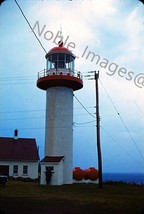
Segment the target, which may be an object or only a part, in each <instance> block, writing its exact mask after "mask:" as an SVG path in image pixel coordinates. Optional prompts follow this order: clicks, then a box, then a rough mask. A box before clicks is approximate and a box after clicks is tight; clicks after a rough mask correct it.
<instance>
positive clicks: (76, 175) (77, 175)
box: [73, 167, 84, 181]
mask: <svg viewBox="0 0 144 214" xmlns="http://www.w3.org/2000/svg"><path fill="white" fill-rule="evenodd" d="M83 178H84V172H83V170H82V169H81V168H80V167H75V168H74V169H73V179H75V180H77V181H81V180H82V179H83Z"/></svg>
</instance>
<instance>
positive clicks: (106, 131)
mask: <svg viewBox="0 0 144 214" xmlns="http://www.w3.org/2000/svg"><path fill="white" fill-rule="evenodd" d="M101 129H102V130H103V132H105V133H106V134H107V135H108V136H109V137H110V138H111V139H112V140H113V142H115V143H116V144H118V145H120V147H121V148H122V149H123V150H124V151H125V152H126V153H127V154H128V156H129V157H130V158H131V159H132V160H133V161H135V162H136V163H137V164H138V165H139V166H142V165H141V164H139V162H138V161H137V160H136V159H134V158H133V156H132V155H131V154H130V153H129V152H128V151H127V150H126V149H125V148H124V147H123V146H122V145H121V144H120V143H118V142H117V141H116V140H115V139H114V138H113V136H112V135H110V134H109V132H107V131H106V130H105V129H104V128H103V127H102V126H101ZM142 167H143V166H142Z"/></svg>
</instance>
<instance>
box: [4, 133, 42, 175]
mask: <svg viewBox="0 0 144 214" xmlns="http://www.w3.org/2000/svg"><path fill="white" fill-rule="evenodd" d="M38 163H39V154H38V149H37V145H36V140H35V139H34V138H19V137H18V130H17V129H16V130H15V131H14V137H13V138H9V137H0V173H1V174H3V175H7V176H11V177H14V178H17V177H22V178H31V179H36V178H38Z"/></svg>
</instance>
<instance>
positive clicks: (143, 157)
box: [100, 80, 144, 160]
mask: <svg viewBox="0 0 144 214" xmlns="http://www.w3.org/2000/svg"><path fill="white" fill-rule="evenodd" d="M100 83H101V85H102V87H103V89H104V91H105V93H106V94H107V96H108V98H109V100H110V102H111V103H112V105H113V107H114V109H115V111H116V113H117V115H118V116H119V118H120V120H121V121H122V123H123V125H124V127H125V129H126V130H127V132H128V134H129V136H130V138H131V140H132V141H133V143H134V145H135V147H136V148H137V150H138V152H139V154H140V155H141V157H142V159H143V160H144V156H143V154H142V153H141V151H140V149H139V147H138V145H137V143H136V141H135V140H134V138H133V136H132V134H131V132H130V131H129V129H128V127H127V125H126V123H125V122H124V120H123V118H122V117H121V115H120V113H119V112H118V110H117V108H116V106H115V104H114V103H113V101H112V99H111V97H110V96H109V94H108V92H107V90H106V89H105V87H104V86H103V84H102V82H101V80H100Z"/></svg>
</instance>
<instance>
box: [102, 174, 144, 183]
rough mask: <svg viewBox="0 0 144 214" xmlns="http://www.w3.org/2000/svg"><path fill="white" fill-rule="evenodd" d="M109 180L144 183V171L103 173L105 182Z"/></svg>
mask: <svg viewBox="0 0 144 214" xmlns="http://www.w3.org/2000/svg"><path fill="white" fill-rule="evenodd" d="M108 181H112V182H124V183H128V184H138V185H144V173H103V182H108Z"/></svg>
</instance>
